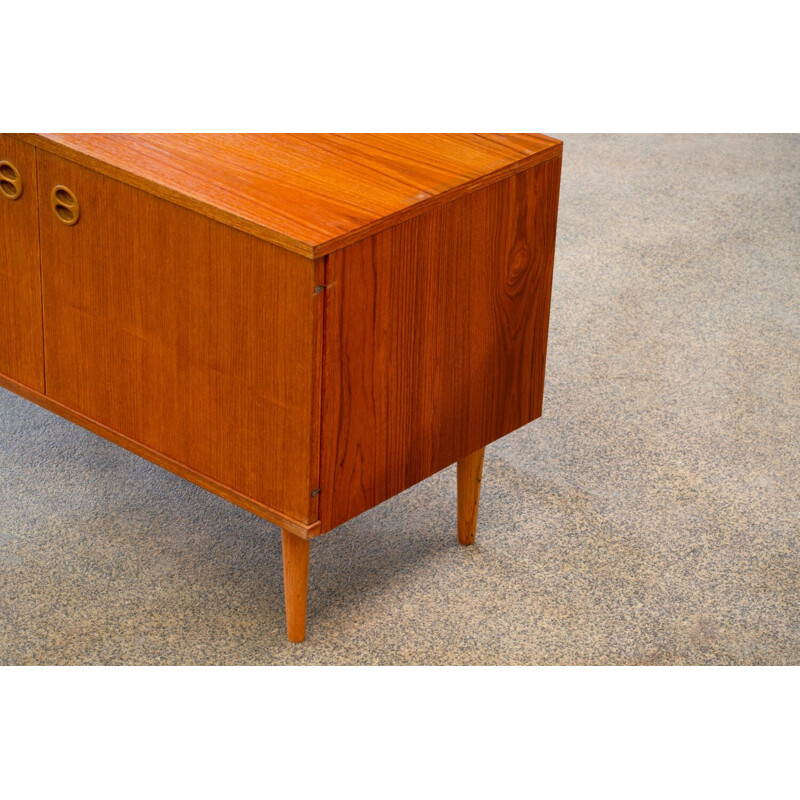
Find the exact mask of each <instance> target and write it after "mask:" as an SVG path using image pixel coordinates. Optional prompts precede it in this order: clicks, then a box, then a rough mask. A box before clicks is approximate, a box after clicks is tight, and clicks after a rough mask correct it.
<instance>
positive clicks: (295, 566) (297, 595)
mask: <svg viewBox="0 0 800 800" xmlns="http://www.w3.org/2000/svg"><path fill="white" fill-rule="evenodd" d="M281 535H282V537H283V591H284V595H285V597H286V635H287V636H288V637H289V641H290V642H302V641H303V639H305V638H306V601H307V599H308V546H309V544H310V542H309V541H308V539H301V538H300V537H299V536H295V535H294V534H293V533H289V532H288V531H283V530H282V531H281Z"/></svg>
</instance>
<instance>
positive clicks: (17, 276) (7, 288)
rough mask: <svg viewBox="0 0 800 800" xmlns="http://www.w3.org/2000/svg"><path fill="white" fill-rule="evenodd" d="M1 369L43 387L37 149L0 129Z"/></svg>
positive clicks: (40, 390)
mask: <svg viewBox="0 0 800 800" xmlns="http://www.w3.org/2000/svg"><path fill="white" fill-rule="evenodd" d="M0 374H2V375H5V376H7V377H9V378H11V379H12V380H14V381H17V382H19V383H22V384H25V386H28V387H30V388H31V389H35V390H36V391H38V392H44V364H43V351H42V289H41V277H40V272H39V227H38V221H37V210H36V150H35V148H33V147H31V146H30V145H27V144H24V143H22V142H19V141H17V140H16V139H14V138H13V137H11V136H7V135H5V134H0Z"/></svg>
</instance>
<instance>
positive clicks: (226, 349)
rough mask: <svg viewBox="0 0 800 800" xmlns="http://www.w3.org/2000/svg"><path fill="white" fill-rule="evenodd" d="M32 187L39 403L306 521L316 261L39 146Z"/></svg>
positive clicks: (311, 467) (311, 461) (312, 464)
mask: <svg viewBox="0 0 800 800" xmlns="http://www.w3.org/2000/svg"><path fill="white" fill-rule="evenodd" d="M57 184H64V185H65V186H67V187H69V189H70V190H72V191H73V192H74V193H75V195H76V197H77V198H78V201H79V203H80V207H81V215H80V220H79V221H78V223H77V224H76V225H74V226H72V227H68V226H66V225H64V224H62V223H61V222H59V221H58V219H57V218H56V216H55V214H54V213H53V212H52V210H51V209H50V206H49V199H48V198H49V192H50V190H51V189H52V187H53V186H55V185H57ZM39 186H40V206H41V207H42V209H43V212H42V225H41V244H42V284H43V297H44V310H45V313H44V321H45V353H46V358H47V395H48V397H50V398H52V399H53V400H55V401H57V402H58V403H61V404H63V405H64V406H67V407H68V408H71V409H73V410H75V411H77V412H79V413H80V414H82V415H84V416H86V417H89V418H90V419H92V420H96V421H97V422H99V423H101V424H102V425H104V426H106V427H108V428H110V429H112V430H113V431H116V432H118V433H120V434H122V435H124V436H126V437H128V438H130V439H132V440H134V441H135V442H139V443H141V444H142V445H144V446H146V447H147V448H150V449H152V450H153V451H155V452H156V453H160V454H163V455H165V456H167V457H168V458H169V459H172V460H173V461H175V462H178V463H179V464H183V465H186V466H187V467H189V468H190V469H192V470H194V471H195V472H198V473H201V474H202V475H206V476H208V477H210V478H212V479H214V480H215V481H217V482H219V483H220V484H223V485H224V486H226V487H230V488H231V489H232V490H234V491H235V492H238V493H240V494H242V495H244V496H246V497H249V498H252V499H254V500H256V501H258V502H259V503H262V504H264V505H267V506H270V507H271V508H273V509H275V510H277V511H279V512H281V513H283V514H286V515H288V516H290V517H292V518H294V519H296V520H298V521H300V522H306V523H307V522H313V521H314V520H312V519H311V517H312V500H311V491H312V489H313V488H315V486H314V485H312V482H313V483H314V484H316V482H317V480H318V464H317V461H316V460H317V457H318V445H317V442H316V441H315V437H314V436H313V433H312V431H313V427H314V426H313V422H312V415H313V414H314V413H315V410H316V406H315V402H314V398H315V395H316V394H317V393H318V389H319V387H318V379H317V377H316V371H315V368H314V359H315V357H316V353H315V347H316V339H317V334H316V324H317V317H318V314H319V307H320V303H321V300H320V299H319V298H318V297H317V296H315V294H314V264H313V262H312V261H311V260H308V259H305V258H303V257H301V256H298V255H295V254H293V253H289V252H286V251H284V250H282V249H280V248H278V247H276V246H274V245H271V244H268V243H267V242H264V241H261V240H258V239H255V238H253V237H251V236H249V235H247V234H245V233H242V232H240V231H236V230H233V229H231V228H229V227H226V226H225V225H222V224H220V223H218V222H215V221H213V220H210V219H207V218H205V217H202V216H200V215H198V214H195V213H194V212H191V211H188V210H185V209H182V208H178V207H177V206H174V205H172V204H171V203H169V202H167V201H165V200H161V199H159V198H156V197H153V196H151V195H148V194H146V193H144V192H142V191H140V190H138V189H134V188H132V187H130V186H127V185H125V184H122V183H119V182H117V181H115V180H113V179H110V178H107V177H104V176H102V175H99V174H97V173H95V172H93V171H91V170H88V169H86V168H84V167H81V166H78V165H76V164H74V163H72V162H70V161H67V160H64V159H61V158H59V157H56V156H53V155H51V154H48V153H43V152H40V153H39ZM154 460H155V459H154ZM315 519H316V517H315Z"/></svg>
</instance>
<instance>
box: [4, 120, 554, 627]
mask: <svg viewBox="0 0 800 800" xmlns="http://www.w3.org/2000/svg"><path fill="white" fill-rule="evenodd" d="M0 161H3V162H8V163H9V164H11V165H13V169H15V170H18V173H19V175H20V176H21V179H22V181H23V184H24V190H23V192H22V194H21V196H20V197H18V198H12V197H11V196H10V195H11V194H13V191H11V190H9V192H8V193H6V194H5V195H0V224H1V225H2V244H1V245H0V290H2V291H1V292H0V312H1V313H2V316H0V384H2V385H3V386H5V387H6V388H8V389H11V390H12V391H16V392H17V393H19V394H21V395H23V396H25V397H28V398H29V399H31V400H33V401H34V402H37V403H39V404H41V405H43V406H44V407H46V408H49V409H51V410H53V411H55V412H56V413H59V414H61V415H63V416H65V417H67V418H68V419H71V420H73V421H75V422H78V423H79V424H82V425H84V426H85V427H87V428H89V429H90V430H93V431H95V432H96V433H99V434H100V435H102V436H105V437H106V438H108V439H110V440H112V441H114V442H116V443H118V444H121V445H123V446H125V447H127V448H129V449H130V450H133V451H134V452H136V453H138V454H139V455H142V456H144V457H145V458H148V459H150V460H152V461H154V462H155V463H158V464H160V465H162V466H164V467H166V468H168V469H171V470H173V471H174V472H176V473H178V474H179V475H182V476H184V477H186V478H188V479H189V480H192V481H194V482H196V483H198V484H199V485H201V486H204V487H205V488H207V489H209V490H211V491H214V492H216V493H218V494H220V495H222V496H223V497H225V498H227V499H228V500H231V501H232V502H235V503H238V504H239V505H241V506H243V507H245V508H247V509H249V510H250V511H253V512H254V513H257V514H259V515H261V516H262V517H264V518H265V519H268V520H270V521H272V522H274V523H276V524H278V525H279V526H280V527H281V528H282V529H283V531H284V535H283V540H284V568H285V583H286V603H287V626H288V632H289V636H290V638H292V639H293V640H299V639H302V638H303V636H304V631H305V594H306V586H307V578H308V552H309V548H308V540H309V539H312V538H314V537H315V536H317V535H319V534H321V533H324V532H326V531H329V530H331V529H333V528H335V527H336V526H337V525H340V524H341V523H343V522H345V521H346V520H348V519H350V518H352V517H353V516H355V515H357V514H360V513H361V512H363V511H365V510H367V509H369V508H371V507H373V506H374V505H376V504H378V503H380V502H382V501H383V500H385V499H387V498H389V497H391V496H393V495H394V494H397V493H398V492H400V491H402V490H404V489H406V488H408V487H409V486H411V485H413V484H414V483H417V482H418V481H420V480H423V479H424V478H426V477H428V476H430V475H432V474H433V473H435V472H436V471H438V470H440V469H442V468H444V467H446V466H448V465H450V464H452V463H454V462H459V480H458V490H459V516H460V529H459V540H460V541H461V542H462V543H464V544H469V543H471V541H472V540H473V539H474V534H475V521H476V519H477V504H478V496H479V487H480V478H481V468H482V452H483V448H484V447H485V445H487V444H489V443H490V442H492V441H494V440H495V439H497V438H499V437H501V436H503V435H505V434H507V433H509V432H511V431H513V430H515V429H516V428H518V427H520V426H521V425H524V424H526V423H528V422H530V421H531V420H533V419H535V418H536V417H538V416H539V415H540V414H541V410H542V394H543V387H544V366H545V355H546V348H547V327H548V317H549V306H550V287H551V281H552V267H553V256H554V247H555V232H556V214H557V208H558V189H559V180H560V168H561V143H560V142H558V141H556V140H553V139H549V138H548V137H543V136H538V135H500V134H496V135H488V134H486V135H468V134H420V135H405V136H403V135H391V134H373V135H344V134H340V135H324V134H317V135H297V136H293V135H288V134H287V135H280V136H278V135H266V134H252V135H236V134H230V135H217V136H212V135H191V134H186V135H167V134H148V135H110V134H80V135H79V134H48V135H33V134H31V135H15V136H9V135H6V136H2V137H0ZM0 172H2V167H0ZM13 177H14V176H13V175H12V173H11V172H9V178H13ZM10 185H11V186H12V187H13V185H14V184H13V181H11V182H10ZM0 188H4V189H5V188H7V187H5V186H4V185H3V184H0ZM37 208H38V212H37ZM37 214H38V216H37Z"/></svg>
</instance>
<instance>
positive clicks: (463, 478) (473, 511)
mask: <svg viewBox="0 0 800 800" xmlns="http://www.w3.org/2000/svg"><path fill="white" fill-rule="evenodd" d="M484 449H485V448H483V447H481V449H480V450H476V451H475V452H474V453H470V455H468V456H466V457H465V458H462V459H460V460H459V462H458V541H459V544H464V545H469V544H474V543H475V528H476V527H477V525H478V503H479V502H480V499H481V475H482V474H483V451H484Z"/></svg>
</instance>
